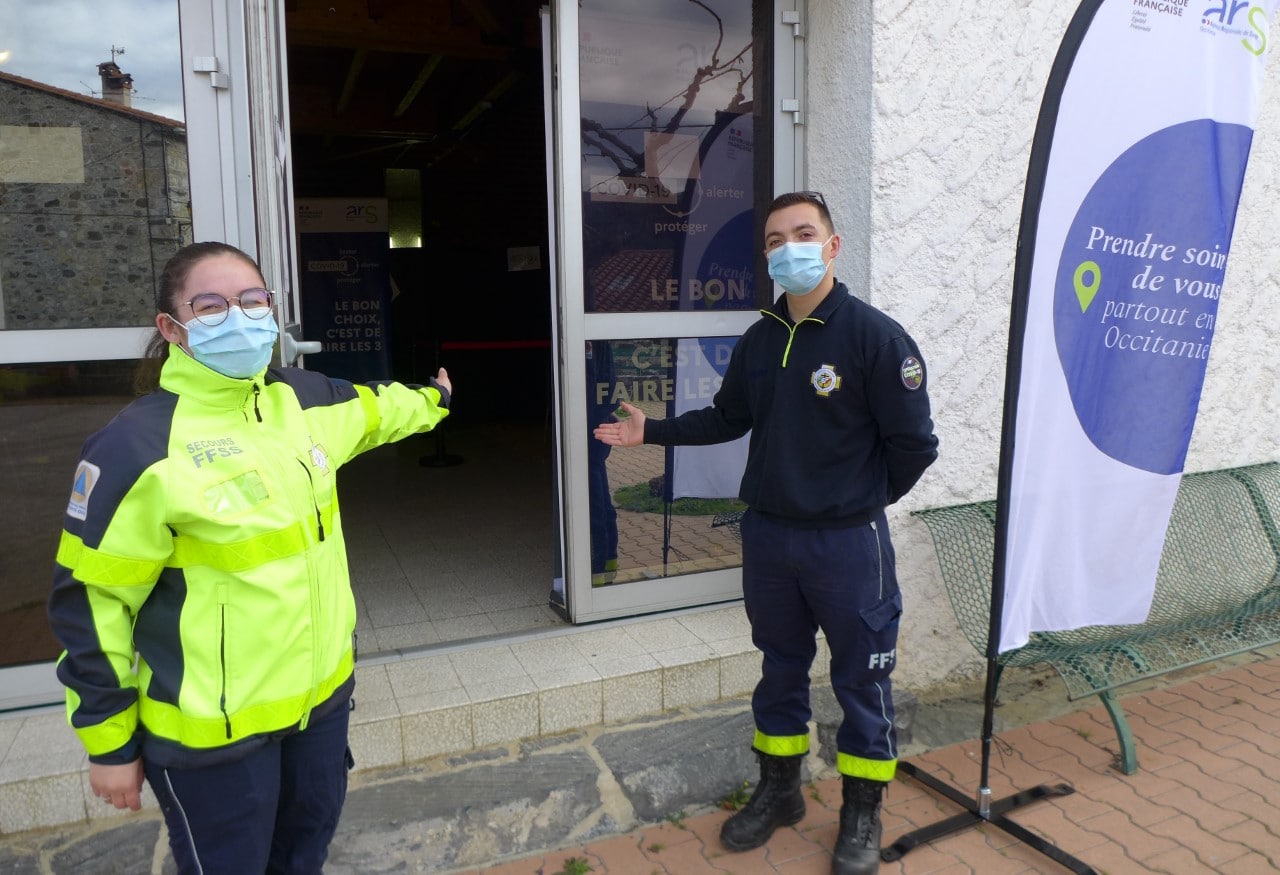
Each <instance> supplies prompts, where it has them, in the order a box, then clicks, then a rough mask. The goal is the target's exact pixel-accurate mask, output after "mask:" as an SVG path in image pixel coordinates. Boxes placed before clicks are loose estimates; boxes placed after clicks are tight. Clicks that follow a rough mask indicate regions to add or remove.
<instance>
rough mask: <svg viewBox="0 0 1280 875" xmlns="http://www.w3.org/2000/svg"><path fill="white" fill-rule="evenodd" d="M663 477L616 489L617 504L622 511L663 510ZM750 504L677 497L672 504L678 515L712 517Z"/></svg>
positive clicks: (614, 499) (734, 500) (730, 499)
mask: <svg viewBox="0 0 1280 875" xmlns="http://www.w3.org/2000/svg"><path fill="white" fill-rule="evenodd" d="M662 486H663V484H662V478H661V477H655V478H653V479H652V480H650V481H649V482H647V483H636V484H634V485H632V486H621V487H619V488H618V489H616V490H614V493H613V503H614V504H615V505H617V507H618V510H629V511H631V512H632V513H662V491H663V490H662ZM746 509H747V506H746V505H745V504H743V503H742V502H741V501H739V500H738V499H736V498H677V499H676V500H675V501H674V502H673V503H672V504H671V513H673V514H674V515H676V516H712V515H714V514H718V513H733V512H734V511H740V510H746Z"/></svg>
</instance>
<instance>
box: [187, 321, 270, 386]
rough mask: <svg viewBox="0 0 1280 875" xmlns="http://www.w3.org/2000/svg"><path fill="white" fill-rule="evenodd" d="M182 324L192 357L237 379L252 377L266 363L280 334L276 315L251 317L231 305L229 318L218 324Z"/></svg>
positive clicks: (196, 322) (194, 322)
mask: <svg viewBox="0 0 1280 875" xmlns="http://www.w3.org/2000/svg"><path fill="white" fill-rule="evenodd" d="M169 318H171V319H172V318H173V317H169ZM173 321H174V322H177V321H178V320H176V319H174V320H173ZM179 324H181V323H179ZM182 327H183V328H185V329H187V348H188V349H189V350H190V351H191V357H192V358H194V359H195V360H196V361H198V362H200V364H202V365H204V366H205V367H207V368H209V369H210V370H214V371H217V372H218V373H219V374H222V375H224V376H227V377H235V378H237V379H245V378H247V377H252V376H253V375H254V374H256V373H258V372H259V371H261V370H262V369H263V368H265V367H266V366H267V363H268V362H270V361H271V349H272V347H274V346H275V343H276V338H277V337H278V336H279V334H280V329H279V327H278V326H277V325H276V318H275V316H274V315H273V314H271V313H268V314H267V315H266V316H264V317H263V318H261V319H250V318H249V317H248V316H246V315H245V314H244V311H243V310H241V309H240V308H239V307H231V308H230V309H229V310H228V311H227V318H226V319H225V320H224V321H223V322H221V323H220V324H218V325H205V324H204V323H203V322H201V321H200V320H199V319H192V320H191V321H190V322H187V323H185V324H183V325H182Z"/></svg>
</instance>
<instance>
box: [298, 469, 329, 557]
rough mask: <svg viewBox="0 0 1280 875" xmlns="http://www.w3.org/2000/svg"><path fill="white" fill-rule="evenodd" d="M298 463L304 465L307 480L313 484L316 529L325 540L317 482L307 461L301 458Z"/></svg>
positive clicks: (312, 499)
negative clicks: (316, 497)
mask: <svg viewBox="0 0 1280 875" xmlns="http://www.w3.org/2000/svg"><path fill="white" fill-rule="evenodd" d="M298 464H299V465H301V466H302V470H303V471H304V472H305V473H306V475H307V482H308V483H310V484H311V507H312V508H314V509H315V512H316V531H318V532H319V539H320V540H321V541H323V540H324V517H322V516H321V515H320V505H318V504H316V499H315V494H316V484H315V481H314V480H313V479H312V478H311V470H310V469H309V468H307V463H306V462H304V461H302V460H301V459H299V460H298Z"/></svg>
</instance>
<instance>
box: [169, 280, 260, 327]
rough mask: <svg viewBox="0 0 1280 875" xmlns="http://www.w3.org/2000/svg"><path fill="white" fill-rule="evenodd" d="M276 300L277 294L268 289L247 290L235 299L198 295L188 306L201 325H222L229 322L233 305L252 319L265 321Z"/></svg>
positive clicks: (210, 293)
mask: <svg viewBox="0 0 1280 875" xmlns="http://www.w3.org/2000/svg"><path fill="white" fill-rule="evenodd" d="M273 300H275V292H272V291H269V290H268V289H245V290H244V291H243V292H241V293H240V294H239V295H237V296H236V297H234V298H224V297H222V295H215V294H213V293H212V292H205V293H204V294H200V295H196V296H195V297H194V298H192V299H191V300H190V301H187V302H186V306H188V307H190V308H191V314H192V315H193V316H195V317H196V320H197V321H198V322H199V323H200V324H201V325H208V326H210V327H212V326H214V325H221V324H222V323H223V322H226V321H227V313H228V312H229V311H230V310H231V305H232V304H237V305H238V306H239V307H240V310H241V312H243V313H244V315H245V316H247V317H249V318H250V319H265V318H266V317H267V314H268V313H270V312H271V302H272V301H273Z"/></svg>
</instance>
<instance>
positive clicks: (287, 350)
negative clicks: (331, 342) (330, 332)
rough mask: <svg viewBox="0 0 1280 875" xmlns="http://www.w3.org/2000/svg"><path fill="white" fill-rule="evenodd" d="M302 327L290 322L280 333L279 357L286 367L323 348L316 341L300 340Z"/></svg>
mask: <svg viewBox="0 0 1280 875" xmlns="http://www.w3.org/2000/svg"><path fill="white" fill-rule="evenodd" d="M301 334H302V326H301V325H299V324H298V323H296V322H291V323H289V324H288V325H286V326H285V327H284V331H282V332H281V333H280V357H281V358H283V359H284V363H285V364H286V365H291V364H293V363H295V362H296V361H297V360H298V359H299V358H301V357H302V356H304V355H313V354H315V353H318V352H320V351H321V350H322V349H323V348H324V347H323V346H322V345H321V343H320V341H318V340H302V339H301Z"/></svg>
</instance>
